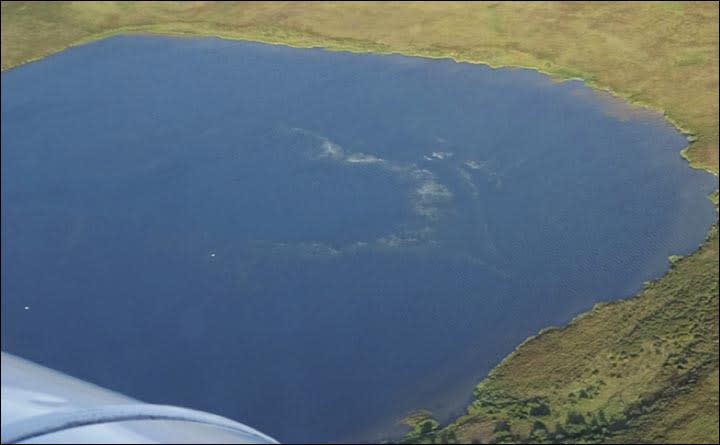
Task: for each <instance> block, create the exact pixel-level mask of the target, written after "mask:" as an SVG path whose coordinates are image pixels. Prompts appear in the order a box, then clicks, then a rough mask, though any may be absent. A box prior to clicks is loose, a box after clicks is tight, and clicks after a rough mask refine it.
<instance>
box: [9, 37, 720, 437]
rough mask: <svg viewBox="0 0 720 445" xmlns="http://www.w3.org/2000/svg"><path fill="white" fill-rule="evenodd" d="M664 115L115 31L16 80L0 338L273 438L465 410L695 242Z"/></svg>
mask: <svg viewBox="0 0 720 445" xmlns="http://www.w3.org/2000/svg"><path fill="white" fill-rule="evenodd" d="M686 145H687V141H686V138H685V137H684V136H683V135H681V134H680V133H678V132H677V131H676V130H675V129H674V128H673V127H672V126H671V125H670V124H669V123H667V122H666V121H665V120H664V119H663V118H662V116H661V115H660V114H658V113H655V112H651V111H648V110H642V109H633V108H629V107H628V106H626V105H625V104H624V103H623V102H621V101H620V100H618V99H615V98H612V97H611V96H609V95H608V94H604V93H597V92H593V91H591V90H589V89H588V88H587V87H586V86H584V84H583V83H582V82H580V81H568V82H562V83H558V82H554V81H552V80H550V79H549V78H548V77H546V76H544V75H542V74H539V73H537V72H535V71H531V70H521V69H492V68H489V67H487V66H480V65H472V64H465V63H455V62H453V61H450V60H430V59H423V58H415V57H403V56H397V55H370V54H351V53H343V52H329V51H325V50H321V49H293V48H288V47H283V46H272V45H264V44H258V43H249V42H232V41H225V40H220V39H213V38H187V39H184V38H183V39H179V38H164V37H150V36H123V37H113V38H109V39H106V40H102V41H99V42H96V43H92V44H88V45H85V46H80V47H75V48H71V49H68V50H66V51H63V52H62V53H60V54H57V55H53V56H51V57H48V58H46V59H44V60H42V61H39V62H34V63H30V64H27V65H24V66H21V67H19V68H15V69H12V70H10V71H7V72H4V73H3V74H2V349H3V350H5V351H8V352H10V353H13V354H17V355H20V356H22V357H25V358H28V359H31V360H34V361H37V362H39V363H41V364H44V365H46V366H50V367H53V368H56V369H58V370H61V371H64V372H67V373H69V374H72V375H74V376H77V377H79V378H83V379H86V380H88V381H91V382H93V383H96V384H99V385H102V386H105V387H108V388H111V389H114V390H117V391H120V392H123V393H125V394H127V395H129V396H132V397H136V398H139V399H142V400H144V401H147V402H153V403H165V404H176V405H182V406H187V407H191V408H196V409H201V410H206V411H211V412H214V413H217V414H221V415H224V416H227V417H230V418H232V419H234V420H238V421H240V422H243V423H246V424H248V425H251V426H253V427H255V428H258V429H259V430H261V431H263V432H265V433H267V434H269V435H272V436H274V437H276V438H277V439H279V440H281V441H286V442H287V441H289V442H303V441H314V440H318V441H324V442H331V441H340V440H351V441H373V440H378V439H379V438H383V437H388V436H391V435H393V434H397V432H398V431H401V430H398V427H397V423H396V422H397V421H398V420H399V419H400V418H402V417H403V416H404V415H405V414H407V413H408V412H409V411H411V410H414V409H420V408H424V409H428V410H430V411H433V412H434V413H435V414H436V415H437V416H438V417H439V418H440V419H447V418H448V417H449V416H450V415H452V414H457V413H460V412H462V410H463V409H464V407H465V406H466V404H467V403H468V402H469V400H470V397H471V394H472V390H473V388H474V385H475V384H476V383H477V382H478V381H479V380H480V379H481V378H482V377H483V376H484V375H485V374H486V373H487V372H488V371H489V370H490V369H492V368H493V367H494V366H495V365H496V364H497V363H498V362H499V361H500V360H501V359H502V358H503V357H504V356H506V355H507V354H508V353H510V352H511V351H512V350H513V348H515V347H516V346H517V345H518V344H519V343H520V342H522V341H523V339H525V338H526V337H528V336H529V335H534V334H536V333H537V332H538V331H539V330H540V329H542V328H544V327H547V326H550V325H556V326H557V325H563V324H565V323H567V322H568V321H569V320H570V319H572V317H574V316H575V315H577V314H580V313H582V312H584V311H587V310H589V309H590V308H591V307H592V306H593V304H594V303H596V302H599V301H608V300H612V299H617V298H626V297H630V296H632V295H633V294H635V293H636V292H637V291H638V290H640V289H641V288H642V286H643V282H644V281H647V280H651V279H654V278H658V277H660V276H661V275H662V274H663V273H664V271H665V270H667V268H668V266H669V264H668V260H667V258H668V256H669V255H686V254H689V253H690V252H692V251H694V250H695V249H696V248H697V246H698V245H699V244H700V243H701V242H702V241H703V239H704V237H705V233H706V231H707V229H708V228H709V227H710V225H711V224H712V223H713V222H714V220H715V218H716V214H715V211H714V208H713V206H712V204H711V203H710V201H709V200H708V199H707V197H706V195H707V194H708V193H710V192H711V191H712V190H713V189H714V188H715V187H717V180H716V178H715V177H713V176H712V175H710V174H707V173H704V172H701V171H698V170H692V169H690V168H688V165H687V163H686V162H685V161H684V160H683V159H682V158H681V157H680V153H679V152H680V150H681V149H682V148H684V147H685V146H686Z"/></svg>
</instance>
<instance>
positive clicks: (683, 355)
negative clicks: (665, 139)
mask: <svg viewBox="0 0 720 445" xmlns="http://www.w3.org/2000/svg"><path fill="white" fill-rule="evenodd" d="M126 32H158V33H166V34H187V35H216V36H222V37H227V38H237V39H249V40H258V41H264V42H271V43H283V44H289V45H293V46H302V47H309V46H321V47H326V48H331V49H342V50H350V51H372V52H397V53H403V54H411V55H422V56H428V57H452V58H454V59H456V60H460V61H469V62H482V63H488V64H491V65H494V66H522V67H529V68H536V69H539V70H542V71H544V72H547V73H549V74H551V75H553V76H555V77H557V78H568V77H579V78H582V79H584V80H586V81H587V82H588V84H590V85H591V86H593V87H596V88H602V89H608V90H611V91H612V92H613V93H615V94H618V95H620V96H623V97H625V98H627V99H628V100H629V101H632V102H637V103H641V104H644V105H646V106H649V107H652V108H655V109H659V110H662V111H663V112H665V114H666V116H667V117H668V119H670V120H671V121H672V122H674V123H675V124H676V125H677V126H678V127H679V128H681V129H682V130H683V131H685V132H686V133H688V135H689V139H690V140H691V141H693V142H692V144H691V146H690V148H689V150H687V152H686V153H685V155H686V157H687V158H688V159H689V161H690V162H691V164H692V165H693V166H696V167H700V168H705V169H707V170H709V171H712V172H714V173H716V174H717V172H718V3H717V2H700V3H692V2H688V3H681V2H662V3H660V2H658V3H650V2H638V3H636V2H622V3H604V2H588V3H582V2H568V3H556V2H548V3H540V2H531V3H521V2H508V3H501V2H487V3H470V2H458V3H451V2H442V3H405V2H403V3H380V4H377V3H364V2H353V3H349V2H342V3H332V2H327V3H281V2H274V3H262V2H250V3H243V2H237V3H236V2H232V3H231V2H223V3H213V2H183V3H173V2H127V3H126V2H106V3H100V2H57V3H55V2H52V3H50V2H47V3H45V2H2V68H3V70H4V69H8V68H11V67H13V66H16V65H18V64H21V63H24V62H28V61H32V60H35V59H38V58H42V57H44V56H47V55H50V54H52V53H55V52H58V51H60V50H62V49H63V48H66V47H68V46H71V45H75V44H79V43H83V42H88V41H91V40H95V39H98V38H102V37H105V36H108V35H112V34H118V33H126ZM714 199H715V202H716V203H717V194H716V195H715V196H714ZM717 260H718V234H717V229H716V228H714V229H713V230H712V231H711V232H710V234H709V235H708V240H707V241H706V243H705V244H704V245H703V247H702V248H701V249H700V251H698V252H697V253H695V254H694V255H692V256H690V257H688V258H684V259H681V260H679V261H677V259H675V262H674V265H673V267H672V269H671V270H670V272H669V273H668V274H667V275H666V276H665V277H664V278H662V279H660V280H658V281H656V282H654V283H652V284H649V285H648V286H647V287H646V289H645V291H643V292H642V293H641V294H640V295H639V296H638V297H637V298H633V299H630V300H627V301H620V302H615V303H612V304H607V305H601V306H598V307H596V308H595V309H593V310H592V311H591V312H590V313H588V314H586V315H584V316H583V317H580V318H578V319H576V320H575V321H574V322H573V323H571V324H570V325H569V326H567V327H565V328H563V329H559V330H548V331H545V332H544V333H542V334H541V335H539V336H537V337H535V338H533V339H530V340H528V341H526V342H525V343H524V344H523V345H522V346H520V347H519V348H518V349H517V351H516V352H515V353H513V354H512V355H511V356H509V357H508V358H507V359H506V360H505V361H504V362H503V363H502V364H501V365H500V366H498V367H497V368H496V369H495V370H494V371H493V372H492V373H491V375H490V376H489V377H488V378H487V379H485V380H484V381H483V382H482V383H480V385H479V386H478V389H477V391H476V400H475V402H474V403H473V404H472V406H471V407H470V408H469V410H468V415H466V416H464V417H462V418H461V419H458V420H457V422H455V423H453V424H452V425H450V426H448V427H446V428H443V429H438V427H437V426H436V424H435V423H434V422H432V421H425V420H423V416H422V415H418V416H415V417H414V420H415V423H416V425H417V427H416V428H415V432H414V433H412V434H411V435H409V436H408V440H409V441H433V440H435V441H443V440H450V441H452V440H459V441H463V442H472V441H528V440H533V441H566V442H576V441H588V442H596V441H608V442H623V441H635V440H639V441H655V442H675V441H693V442H713V441H714V442H717V440H718V265H717ZM459 359H460V358H459ZM419 408H420V407H419Z"/></svg>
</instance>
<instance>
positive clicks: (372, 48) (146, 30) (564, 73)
mask: <svg viewBox="0 0 720 445" xmlns="http://www.w3.org/2000/svg"><path fill="white" fill-rule="evenodd" d="M162 28H163V25H144V26H138V27H135V26H133V27H120V28H116V29H112V30H110V31H105V32H102V33H98V34H93V35H91V36H88V37H87V38H83V39H80V40H79V41H76V42H74V43H72V44H70V45H67V46H65V47H63V48H61V49H59V50H57V51H53V52H52V53H50V54H46V55H42V56H38V57H36V58H32V59H28V60H25V61H22V62H19V63H17V64H14V65H12V66H8V67H3V68H2V72H5V71H9V70H11V69H13V68H16V67H19V66H22V65H25V64H27V63H32V62H36V61H40V60H42V59H44V58H46V57H49V56H52V55H56V54H59V53H61V52H62V51H65V50H66V49H69V48H73V47H76V46H81V45H84V44H88V43H92V42H95V41H99V40H103V39H105V38H109V37H113V36H118V35H158V36H167V37H175V38H183V37H185V38H213V37H214V38H219V39H223V40H233V41H247V42H257V43H264V44H272V45H282V46H286V47H291V48H301V49H322V50H326V51H335V52H349V53H357V54H378V55H400V56H407V57H421V58H425V59H432V60H452V61H454V62H456V63H471V64H476V65H486V66H488V67H490V68H492V69H505V68H515V69H529V70H533V71H537V72H539V73H541V74H544V75H547V76H548V77H550V78H551V79H553V80H554V81H557V82H564V81H568V80H579V81H582V82H583V83H584V84H585V85H586V86H587V87H588V88H591V89H592V90H596V91H602V92H606V93H609V94H611V95H612V96H613V97H615V98H619V99H622V100H623V101H624V102H625V103H627V104H629V105H630V106H632V107H638V108H644V109H648V110H652V111H656V112H659V113H661V114H662V116H663V118H664V119H665V120H666V121H667V122H669V123H670V124H671V125H672V126H673V127H674V128H675V129H676V130H677V131H678V132H680V133H681V134H683V135H685V136H686V137H687V140H688V144H687V146H686V147H685V148H683V149H682V150H680V152H679V154H680V156H681V157H682V158H683V159H685V160H686V162H687V163H688V167H690V168H692V169H699V170H704V171H707V172H709V173H711V174H713V175H714V176H715V177H716V178H717V177H718V171H717V169H716V168H713V166H711V165H702V164H701V163H700V161H698V160H697V159H694V156H693V150H692V149H693V147H694V146H695V143H696V141H697V140H698V133H699V132H697V131H693V130H692V129H690V127H689V126H687V125H685V124H682V123H680V122H679V121H677V120H675V119H674V118H673V117H672V116H670V115H668V114H667V113H666V112H665V110H663V109H662V108H660V107H658V106H654V105H652V104H648V103H646V102H644V101H639V100H635V99H633V98H632V95H630V94H627V93H621V92H617V91H615V90H613V89H611V88H609V87H604V86H602V85H600V84H598V83H597V82H596V81H595V80H593V79H592V75H590V74H587V73H578V72H575V71H573V70H566V69H563V68H562V67H561V66H555V65H554V66H553V69H543V68H540V67H536V66H529V65H525V64H516V65H515V64H496V65H494V64H492V63H489V62H486V61H482V60H473V59H470V58H466V57H462V56H459V57H458V56H457V55H453V54H452V52H450V53H448V54H447V55H435V54H430V51H428V52H422V51H420V52H415V53H413V52H403V51H394V50H391V49H388V48H387V47H385V46H383V45H382V44H377V43H366V45H368V46H353V45H347V44H343V43H342V42H343V41H342V40H339V39H336V40H333V39H332V38H325V40H326V42H316V43H313V42H312V41H311V40H312V37H313V36H312V34H297V35H294V36H291V37H290V38H289V39H288V40H287V41H284V40H282V39H278V38H273V37H272V36H271V35H262V34H253V33H247V34H240V35H227V34H223V33H193V32H185V31H178V30H173V29H171V28H172V26H170V27H168V28H167V29H162ZM303 39H307V40H310V41H307V40H303ZM318 40H322V38H318ZM571 74H577V76H575V75H571ZM583 74H585V75H586V76H587V78H586V77H583V76H582V75H583ZM717 190H718V189H715V191H713V192H711V193H710V195H708V196H707V198H708V199H709V200H710V201H711V202H713V203H714V200H715V199H716V196H717V193H718V192H717ZM715 208H716V211H717V204H716V203H715ZM717 227H718V221H717V219H716V221H715V223H714V224H713V225H712V226H711V227H710V228H709V230H708V231H707V232H706V237H705V240H704V241H703V243H701V244H700V245H699V246H698V247H697V248H696V249H695V250H693V252H692V253H691V254H689V255H687V256H686V258H689V257H693V256H695V255H697V254H698V253H699V252H700V250H702V249H703V246H706V245H707V244H708V243H709V241H710V238H711V235H712V234H713V232H714V231H717ZM686 258H685V259H686ZM685 259H683V261H684V260H685ZM672 268H673V266H672V265H668V268H667V269H666V270H665V271H664V273H662V274H661V275H660V276H659V277H658V278H656V279H654V280H652V282H653V283H655V282H657V281H659V280H662V279H663V278H664V277H666V276H668V274H669V272H670V271H671V270H672ZM643 292H644V291H642V290H641V291H640V292H638V293H635V294H633V295H631V296H629V297H625V298H618V299H615V300H611V301H608V302H600V303H597V304H595V305H594V306H593V307H592V309H590V310H588V311H585V312H583V313H581V314H579V315H577V316H575V317H574V318H573V319H572V320H571V321H569V322H568V323H567V324H565V325H564V326H562V327H547V328H544V329H542V330H541V331H539V332H538V334H536V335H533V336H529V337H528V338H526V339H525V340H524V341H523V342H521V343H520V344H519V345H517V346H516V347H515V349H514V350H513V351H510V352H509V353H508V354H507V355H506V356H505V357H504V358H503V359H502V360H501V361H500V362H499V363H498V364H497V365H495V366H494V367H493V369H492V370H491V371H490V372H489V373H488V374H487V375H486V376H485V377H484V378H483V379H481V380H480V381H478V382H477V383H478V384H479V383H480V382H483V381H485V380H487V379H488V378H489V377H491V376H493V373H494V372H495V371H496V369H498V368H499V367H500V366H501V365H502V364H503V363H506V362H507V361H508V360H510V359H512V358H513V357H514V356H515V355H516V354H517V351H518V350H519V349H520V348H521V347H523V346H524V345H526V344H528V343H529V342H532V341H535V340H537V339H539V338H541V337H543V336H545V335H547V334H548V333H551V332H555V331H558V330H564V329H566V328H569V327H572V326H573V325H574V324H575V323H576V322H578V321H580V320H581V319H583V318H585V317H588V316H591V315H592V314H594V313H595V312H596V311H597V310H598V309H599V308H602V307H605V306H608V305H617V304H622V303H624V302H627V301H628V300H633V299H638V298H639V297H640V296H641V295H642V294H643ZM473 398H474V397H473ZM461 417H462V416H461ZM457 420H458V419H455V420H454V421H453V423H454V422H456V421H457Z"/></svg>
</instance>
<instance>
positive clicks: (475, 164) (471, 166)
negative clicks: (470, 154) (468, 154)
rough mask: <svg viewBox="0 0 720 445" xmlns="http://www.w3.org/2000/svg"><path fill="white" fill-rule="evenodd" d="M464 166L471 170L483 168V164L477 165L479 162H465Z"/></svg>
mask: <svg viewBox="0 0 720 445" xmlns="http://www.w3.org/2000/svg"><path fill="white" fill-rule="evenodd" d="M465 165H466V166H468V167H470V168H471V169H473V170H480V169H481V168H483V166H484V165H485V163H482V164H481V163H479V162H477V161H465Z"/></svg>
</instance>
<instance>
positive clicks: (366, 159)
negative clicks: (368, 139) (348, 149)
mask: <svg viewBox="0 0 720 445" xmlns="http://www.w3.org/2000/svg"><path fill="white" fill-rule="evenodd" d="M345 161H346V162H350V163H359V164H375V163H378V162H385V160H384V159H381V158H378V157H376V156H373V155H368V154H365V153H352V154H350V155H349V156H348V157H346V158H345Z"/></svg>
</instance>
